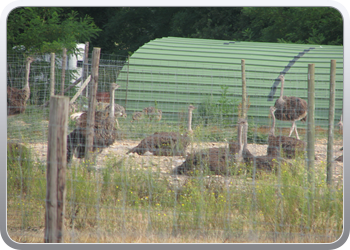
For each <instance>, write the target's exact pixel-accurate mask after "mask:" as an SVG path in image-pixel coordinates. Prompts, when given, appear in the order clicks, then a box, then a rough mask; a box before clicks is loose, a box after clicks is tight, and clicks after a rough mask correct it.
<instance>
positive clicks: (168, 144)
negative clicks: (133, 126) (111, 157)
mask: <svg viewBox="0 0 350 250" xmlns="http://www.w3.org/2000/svg"><path fill="white" fill-rule="evenodd" d="M195 108H196V107H194V106H193V105H190V106H189V107H188V120H189V121H188V131H187V132H186V133H185V134H184V135H182V134H179V133H176V132H156V133H154V134H153V135H150V136H148V137H146V138H145V139H143V140H142V141H141V142H140V143H139V144H138V145H137V146H136V147H134V148H132V149H130V150H129V151H128V152H127V154H129V153H137V154H139V155H143V154H144V153H146V152H147V151H149V152H150V153H152V154H153V155H158V156H171V155H185V153H186V152H185V151H186V148H187V146H188V144H189V143H190V138H189V134H191V133H192V128H191V124H192V111H193V110H194V109H195Z"/></svg>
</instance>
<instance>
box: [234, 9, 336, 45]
mask: <svg viewBox="0 0 350 250" xmlns="http://www.w3.org/2000/svg"><path fill="white" fill-rule="evenodd" d="M241 21H242V24H243V25H242V33H241V34H239V33H237V34H235V35H236V36H237V37H241V38H243V39H245V38H247V36H248V35H249V36H250V39H251V40H253V41H257V42H258V41H260V42H288V43H309V44H333V45H341V44H342V43H343V20H342V16H341V14H340V12H339V11H338V10H336V9H333V8H329V7H288V8H287V7H272V8H271V7H259V8H258V7H254V8H251V7H249V8H248V7H247V8H243V10H242V16H241Z"/></svg>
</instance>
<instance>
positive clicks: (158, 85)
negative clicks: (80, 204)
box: [117, 37, 343, 127]
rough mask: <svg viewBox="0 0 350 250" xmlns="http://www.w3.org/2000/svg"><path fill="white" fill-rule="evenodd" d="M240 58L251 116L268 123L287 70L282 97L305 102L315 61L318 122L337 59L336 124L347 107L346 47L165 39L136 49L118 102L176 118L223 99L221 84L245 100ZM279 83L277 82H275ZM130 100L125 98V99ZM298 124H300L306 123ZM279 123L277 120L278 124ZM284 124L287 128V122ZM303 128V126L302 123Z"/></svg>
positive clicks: (321, 122)
mask: <svg viewBox="0 0 350 250" xmlns="http://www.w3.org/2000/svg"><path fill="white" fill-rule="evenodd" d="M241 59H245V65H246V66H245V68H246V82H247V94H248V96H249V97H250V109H249V111H248V116H249V118H253V119H254V122H255V123H256V124H259V125H267V124H268V114H269V107H270V106H272V105H273V104H274V102H275V100H276V99H277V98H278V96H279V93H280V88H279V87H280V86H277V89H276V93H275V95H274V97H273V101H269V100H268V96H269V94H270V92H271V89H272V86H273V85H274V83H275V79H277V77H278V76H279V75H280V73H281V72H285V79H286V80H285V88H284V95H287V96H292V95H294V96H298V97H301V98H303V99H305V100H307V72H308V64H310V63H314V64H315V72H316V76H315V79H316V82H315V84H316V85H315V89H316V125H317V126H326V125H327V119H328V105H329V81H330V62H331V60H332V59H334V60H336V62H337V73H336V117H335V119H336V122H338V121H339V117H340V114H341V112H342V105H343V47H342V46H327V45H322V46H320V45H309V44H284V43H258V42H235V41H223V40H210V39H194V38H176V37H166V38H161V39H155V40H153V41H150V42H149V43H147V44H145V45H144V46H142V47H141V48H140V49H138V50H137V51H136V52H135V53H134V54H133V55H132V56H131V57H130V64H129V65H128V66H127V65H124V67H123V69H122V71H121V72H120V74H119V76H118V79H117V83H118V84H119V85H121V87H120V88H119V89H118V91H117V101H118V103H120V104H122V105H123V104H125V103H126V106H127V111H128V112H129V113H132V112H134V111H140V110H142V109H143V108H144V107H146V106H151V105H152V106H154V104H155V101H156V102H157V106H158V107H159V108H160V109H162V110H163V114H164V115H163V117H164V119H168V120H169V121H171V120H176V119H178V117H177V115H174V114H176V113H177V112H180V111H184V110H186V108H187V105H188V104H194V105H196V104H197V105H198V104H199V103H201V102H202V101H203V100H204V99H205V98H206V97H207V96H208V95H211V96H212V98H213V100H214V101H218V100H219V99H220V96H221V93H222V88H221V86H228V90H227V91H228V92H227V95H228V96H229V97H230V98H232V100H235V102H236V103H239V102H240V101H241V94H242V78H241ZM276 84H277V82H276V83H275V85H276ZM126 99H127V102H126ZM299 124H300V123H298V126H302V125H301V124H300V125H299ZM278 125H279V124H278ZM280 125H282V126H285V127H289V126H290V124H289V123H281V124H280ZM304 126H305V125H304Z"/></svg>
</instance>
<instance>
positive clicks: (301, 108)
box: [275, 75, 307, 139]
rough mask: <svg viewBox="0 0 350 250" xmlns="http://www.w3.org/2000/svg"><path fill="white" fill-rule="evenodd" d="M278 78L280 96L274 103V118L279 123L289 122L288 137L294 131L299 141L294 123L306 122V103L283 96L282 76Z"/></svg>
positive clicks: (295, 98) (299, 99)
mask: <svg viewBox="0 0 350 250" xmlns="http://www.w3.org/2000/svg"><path fill="white" fill-rule="evenodd" d="M278 78H279V79H280V80H281V94H280V97H279V98H278V99H277V100H276V102H275V108H276V111H275V117H276V119H278V120H281V121H288V122H291V123H292V127H291V129H290V132H289V136H291V135H292V133H293V130H295V134H296V137H297V139H300V138H299V135H298V131H297V126H296V123H295V122H296V121H299V120H300V121H302V122H305V121H306V116H307V102H306V101H305V100H303V99H301V98H299V97H295V96H283V88H284V76H283V75H280V76H279V77H278Z"/></svg>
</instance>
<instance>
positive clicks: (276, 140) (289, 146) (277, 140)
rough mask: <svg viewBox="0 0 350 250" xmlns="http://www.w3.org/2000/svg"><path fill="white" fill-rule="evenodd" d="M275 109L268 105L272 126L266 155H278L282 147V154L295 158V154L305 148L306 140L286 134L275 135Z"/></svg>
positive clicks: (300, 152)
mask: <svg viewBox="0 0 350 250" xmlns="http://www.w3.org/2000/svg"><path fill="white" fill-rule="evenodd" d="M275 111H276V108H275V107H274V106H272V107H270V114H271V116H272V126H271V130H270V132H269V137H268V147H267V154H268V155H278V156H281V154H280V149H281V148H282V151H283V156H285V157H287V158H295V157H296V156H297V155H299V154H302V153H303V152H304V151H305V149H306V142H304V141H302V140H299V139H296V138H293V137H288V136H283V135H279V136H275V124H276V118H275Z"/></svg>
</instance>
